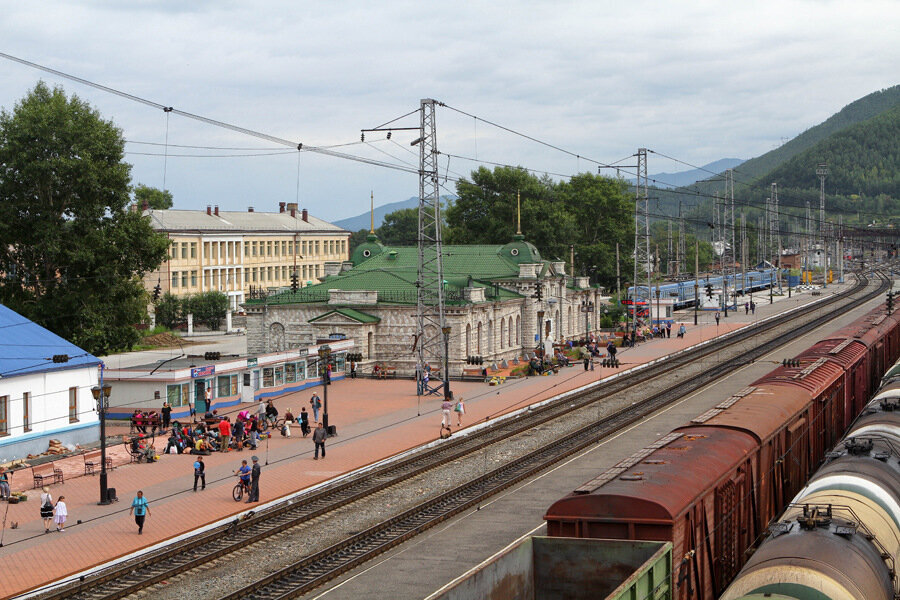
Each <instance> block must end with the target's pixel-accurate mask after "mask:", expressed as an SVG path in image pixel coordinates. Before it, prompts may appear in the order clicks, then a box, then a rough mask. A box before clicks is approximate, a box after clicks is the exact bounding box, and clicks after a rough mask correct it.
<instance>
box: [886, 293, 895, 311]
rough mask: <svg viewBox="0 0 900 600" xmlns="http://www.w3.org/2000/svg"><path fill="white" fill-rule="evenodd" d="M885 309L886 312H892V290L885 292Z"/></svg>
mask: <svg viewBox="0 0 900 600" xmlns="http://www.w3.org/2000/svg"><path fill="white" fill-rule="evenodd" d="M887 311H888V314H890V313H892V312H894V292H893V291H891V292H888V293H887Z"/></svg>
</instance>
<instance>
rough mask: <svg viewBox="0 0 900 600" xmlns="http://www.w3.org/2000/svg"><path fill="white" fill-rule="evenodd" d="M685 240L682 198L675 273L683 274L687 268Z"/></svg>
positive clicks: (679, 212)
mask: <svg viewBox="0 0 900 600" xmlns="http://www.w3.org/2000/svg"><path fill="white" fill-rule="evenodd" d="M686 256H687V255H686V253H685V242H684V217H683V216H682V214H681V200H679V201H678V258H677V260H678V262H677V263H676V264H675V273H676V274H677V275H681V272H682V270H685V264H684V261H685V257H686Z"/></svg>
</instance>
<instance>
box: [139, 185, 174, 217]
mask: <svg viewBox="0 0 900 600" xmlns="http://www.w3.org/2000/svg"><path fill="white" fill-rule="evenodd" d="M134 201H135V203H137V205H138V208H139V209H141V208H143V206H144V203H147V204H148V205H149V206H150V208H152V209H154V210H165V209H167V208H172V204H173V202H172V192H170V191H169V190H161V189H159V188H155V187H150V186H146V185H144V184H143V183H139V184H137V185H136V186H134Z"/></svg>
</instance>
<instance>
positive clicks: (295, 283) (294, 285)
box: [291, 271, 300, 292]
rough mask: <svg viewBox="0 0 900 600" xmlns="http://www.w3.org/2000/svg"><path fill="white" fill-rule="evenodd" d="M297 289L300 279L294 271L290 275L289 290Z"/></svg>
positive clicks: (294, 290)
mask: <svg viewBox="0 0 900 600" xmlns="http://www.w3.org/2000/svg"><path fill="white" fill-rule="evenodd" d="M298 289H300V281H299V279H298V278H297V272H296V271H294V273H293V274H292V275H291V291H292V292H296V291H297V290H298Z"/></svg>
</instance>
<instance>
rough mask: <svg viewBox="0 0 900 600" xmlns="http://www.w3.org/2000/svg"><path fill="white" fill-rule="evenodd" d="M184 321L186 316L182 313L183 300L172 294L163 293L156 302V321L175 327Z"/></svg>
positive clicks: (159, 323)
mask: <svg viewBox="0 0 900 600" xmlns="http://www.w3.org/2000/svg"><path fill="white" fill-rule="evenodd" d="M182 321H184V318H183V317H182V315H181V300H179V299H178V297H177V296H173V295H172V294H169V293H166V294H163V297H162V298H160V299H159V302H157V303H156V323H157V324H158V325H163V326H164V327H168V328H169V329H175V328H176V327H177V326H178V325H179V324H181V322H182Z"/></svg>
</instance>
